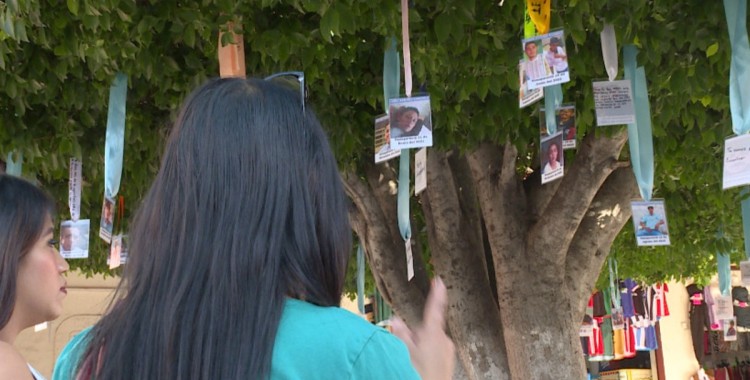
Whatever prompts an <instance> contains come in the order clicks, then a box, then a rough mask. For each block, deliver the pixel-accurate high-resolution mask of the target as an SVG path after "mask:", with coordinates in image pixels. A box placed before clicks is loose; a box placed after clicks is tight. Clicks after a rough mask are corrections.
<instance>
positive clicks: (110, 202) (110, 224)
mask: <svg viewBox="0 0 750 380" xmlns="http://www.w3.org/2000/svg"><path fill="white" fill-rule="evenodd" d="M114 222H115V201H114V199H112V198H108V197H106V196H105V197H104V201H102V216H101V219H100V222H99V237H100V238H102V239H103V240H104V241H106V242H107V243H110V242H111V241H112V229H113V228H114Z"/></svg>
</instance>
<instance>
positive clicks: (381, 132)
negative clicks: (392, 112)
mask: <svg viewBox="0 0 750 380" xmlns="http://www.w3.org/2000/svg"><path fill="white" fill-rule="evenodd" d="M400 155H401V150H399V149H391V124H390V117H389V116H388V114H383V115H380V116H378V117H376V118H375V163H376V164H379V163H381V162H385V161H388V160H390V159H391V158H394V157H398V156H400Z"/></svg>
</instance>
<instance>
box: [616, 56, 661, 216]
mask: <svg viewBox="0 0 750 380" xmlns="http://www.w3.org/2000/svg"><path fill="white" fill-rule="evenodd" d="M622 55H623V61H624V66H625V79H629V80H630V83H631V85H630V86H631V90H632V91H633V106H634V109H635V124H628V141H629V145H630V161H631V163H632V165H633V172H634V173H635V179H636V181H637V182H638V188H639V190H640V192H641V197H642V198H643V199H644V200H646V201H650V200H651V193H652V191H653V188H654V142H653V135H652V132H651V110H650V105H649V101H648V87H647V83H646V72H645V70H644V69H643V67H638V68H636V56H637V55H638V48H636V47H635V45H625V47H623V52H622Z"/></svg>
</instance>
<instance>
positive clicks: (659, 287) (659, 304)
mask: <svg viewBox="0 0 750 380" xmlns="http://www.w3.org/2000/svg"><path fill="white" fill-rule="evenodd" d="M667 292H669V286H667V284H656V285H654V286H652V287H651V302H652V304H651V305H650V306H651V314H652V315H651V319H652V320H657V321H658V320H659V319H661V318H662V317H666V316H669V307H668V306H667Z"/></svg>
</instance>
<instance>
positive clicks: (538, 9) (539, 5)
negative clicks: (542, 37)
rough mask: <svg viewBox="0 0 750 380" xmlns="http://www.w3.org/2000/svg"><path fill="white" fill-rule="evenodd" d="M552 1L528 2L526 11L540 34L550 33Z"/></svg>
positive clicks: (536, 0) (534, 0)
mask: <svg viewBox="0 0 750 380" xmlns="http://www.w3.org/2000/svg"><path fill="white" fill-rule="evenodd" d="M550 2H551V1H550V0H526V11H527V12H528V13H529V17H531V21H532V22H533V23H534V26H536V31H537V33H538V34H547V32H549V20H550Z"/></svg>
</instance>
